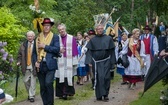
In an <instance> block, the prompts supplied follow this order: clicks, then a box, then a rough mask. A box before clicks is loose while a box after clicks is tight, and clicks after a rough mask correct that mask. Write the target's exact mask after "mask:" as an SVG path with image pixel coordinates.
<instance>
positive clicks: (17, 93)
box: [15, 66, 19, 98]
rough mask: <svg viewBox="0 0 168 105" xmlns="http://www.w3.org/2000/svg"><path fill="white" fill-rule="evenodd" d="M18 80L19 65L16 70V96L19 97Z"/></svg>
mask: <svg viewBox="0 0 168 105" xmlns="http://www.w3.org/2000/svg"><path fill="white" fill-rule="evenodd" d="M18 82H19V66H17V71H16V87H15V92H16V93H15V97H16V98H17V94H18Z"/></svg>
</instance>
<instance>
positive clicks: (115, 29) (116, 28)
mask: <svg viewBox="0 0 168 105" xmlns="http://www.w3.org/2000/svg"><path fill="white" fill-rule="evenodd" d="M118 24H119V23H118V21H116V22H115V25H114V31H115V37H118Z"/></svg>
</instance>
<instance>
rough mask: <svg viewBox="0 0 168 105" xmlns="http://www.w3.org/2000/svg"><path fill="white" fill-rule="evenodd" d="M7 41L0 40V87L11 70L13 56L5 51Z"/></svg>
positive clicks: (10, 73) (8, 76)
mask: <svg viewBox="0 0 168 105" xmlns="http://www.w3.org/2000/svg"><path fill="white" fill-rule="evenodd" d="M5 46H7V42H1V41H0V65H1V66H0V87H1V85H3V84H4V83H5V81H7V80H8V79H9V78H10V75H12V72H13V67H12V63H13V57H12V55H10V54H9V53H8V52H6V51H5Z"/></svg>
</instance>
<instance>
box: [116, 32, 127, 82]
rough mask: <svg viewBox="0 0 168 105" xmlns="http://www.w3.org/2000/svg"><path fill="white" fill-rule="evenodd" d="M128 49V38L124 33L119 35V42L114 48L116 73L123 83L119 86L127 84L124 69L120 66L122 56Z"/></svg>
mask: <svg viewBox="0 0 168 105" xmlns="http://www.w3.org/2000/svg"><path fill="white" fill-rule="evenodd" d="M127 48H128V36H127V34H126V33H125V32H123V33H122V34H121V41H119V42H118V43H117V45H116V48H115V54H116V59H117V73H119V74H120V75H122V79H123V82H122V83H121V85H124V84H127V80H126V78H125V72H124V71H125V68H124V66H123V65H122V62H121V58H122V56H123V55H124V54H127V50H128V49H127Z"/></svg>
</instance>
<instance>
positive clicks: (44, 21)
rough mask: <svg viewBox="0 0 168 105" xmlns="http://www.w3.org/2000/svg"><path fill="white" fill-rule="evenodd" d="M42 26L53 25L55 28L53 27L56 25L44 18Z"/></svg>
mask: <svg viewBox="0 0 168 105" xmlns="http://www.w3.org/2000/svg"><path fill="white" fill-rule="evenodd" d="M41 24H42V25H44V24H51V26H53V25H54V22H53V21H51V19H50V18H44V20H43V23H41Z"/></svg>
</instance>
